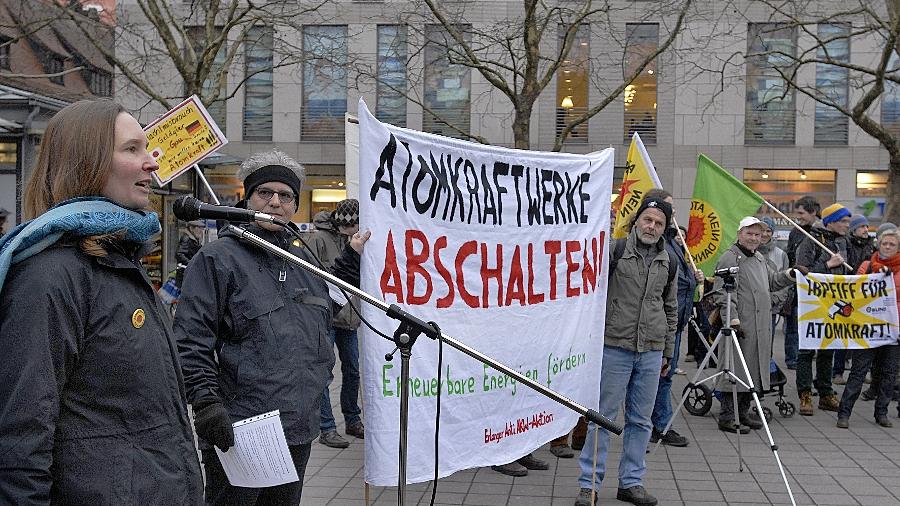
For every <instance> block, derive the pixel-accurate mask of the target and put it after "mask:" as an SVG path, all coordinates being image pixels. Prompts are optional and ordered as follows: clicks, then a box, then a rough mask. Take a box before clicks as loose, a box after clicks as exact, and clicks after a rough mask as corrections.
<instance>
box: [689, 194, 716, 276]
mask: <svg viewBox="0 0 900 506" xmlns="http://www.w3.org/2000/svg"><path fill="white" fill-rule="evenodd" d="M685 241H687V246H688V250H689V251H690V252H691V256H693V257H694V260H695V261H696V262H697V263H698V264H702V263H704V262H706V261H707V260H709V259H710V258H712V257H714V256H715V254H716V251H718V249H719V246H720V244H721V242H722V223H721V220H720V219H719V213H717V212H716V210H715V208H713V206H711V205H710V204H709V202H706V201H704V200H700V199H694V200H691V219H690V222H689V223H688V233H687V237H685Z"/></svg>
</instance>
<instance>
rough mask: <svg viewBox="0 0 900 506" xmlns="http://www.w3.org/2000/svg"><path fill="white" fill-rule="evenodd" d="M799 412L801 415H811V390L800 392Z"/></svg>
mask: <svg viewBox="0 0 900 506" xmlns="http://www.w3.org/2000/svg"><path fill="white" fill-rule="evenodd" d="M800 414H801V415H803V416H812V414H813V403H812V392H800Z"/></svg>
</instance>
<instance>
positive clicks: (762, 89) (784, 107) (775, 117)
mask: <svg viewBox="0 0 900 506" xmlns="http://www.w3.org/2000/svg"><path fill="white" fill-rule="evenodd" d="M796 40H797V36H796V31H795V30H794V29H793V28H791V27H786V26H784V25H781V24H778V23H751V24H750V26H749V29H748V35H747V45H748V50H747V103H746V110H745V122H744V142H745V143H747V144H793V143H794V135H795V128H794V125H795V123H796V116H795V111H794V94H795V92H794V90H793V89H790V88H789V86H788V82H787V81H786V80H785V79H784V78H783V77H782V73H783V74H784V75H790V73H791V71H792V67H793V64H794V57H795V56H796V49H797V43H796Z"/></svg>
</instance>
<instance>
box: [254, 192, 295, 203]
mask: <svg viewBox="0 0 900 506" xmlns="http://www.w3.org/2000/svg"><path fill="white" fill-rule="evenodd" d="M275 194H278V200H280V201H281V203H282V204H290V203H291V202H293V201H294V198H295V197H294V193H293V192H277V191H275V190H270V189H268V188H257V189H256V195H257V196H258V197H259V198H261V199H263V200H265V201H266V202H268V201H270V200H272V197H273V196H274V195H275Z"/></svg>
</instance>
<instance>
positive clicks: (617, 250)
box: [609, 239, 678, 298]
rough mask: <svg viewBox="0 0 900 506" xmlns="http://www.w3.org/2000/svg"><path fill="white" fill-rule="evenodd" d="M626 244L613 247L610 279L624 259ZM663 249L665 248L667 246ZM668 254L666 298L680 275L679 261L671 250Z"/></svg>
mask: <svg viewBox="0 0 900 506" xmlns="http://www.w3.org/2000/svg"><path fill="white" fill-rule="evenodd" d="M625 242H626V241H625V239H619V240H616V241H615V245H614V246H613V256H612V258H611V259H610V260H609V279H612V276H613V274H614V273H615V272H616V266H618V264H619V259H620V258H622V254H624V253H625ZM663 247H664V248H665V246H663ZM666 254H667V255H669V276H668V278H667V279H666V287H665V288H664V289H663V295H664V298H665V297H668V296H669V290H670V289H671V287H672V280H674V279H675V275H676V274H678V259H677V258H675V255H673V254H672V251H671V250H670V249H669V248H666Z"/></svg>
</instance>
